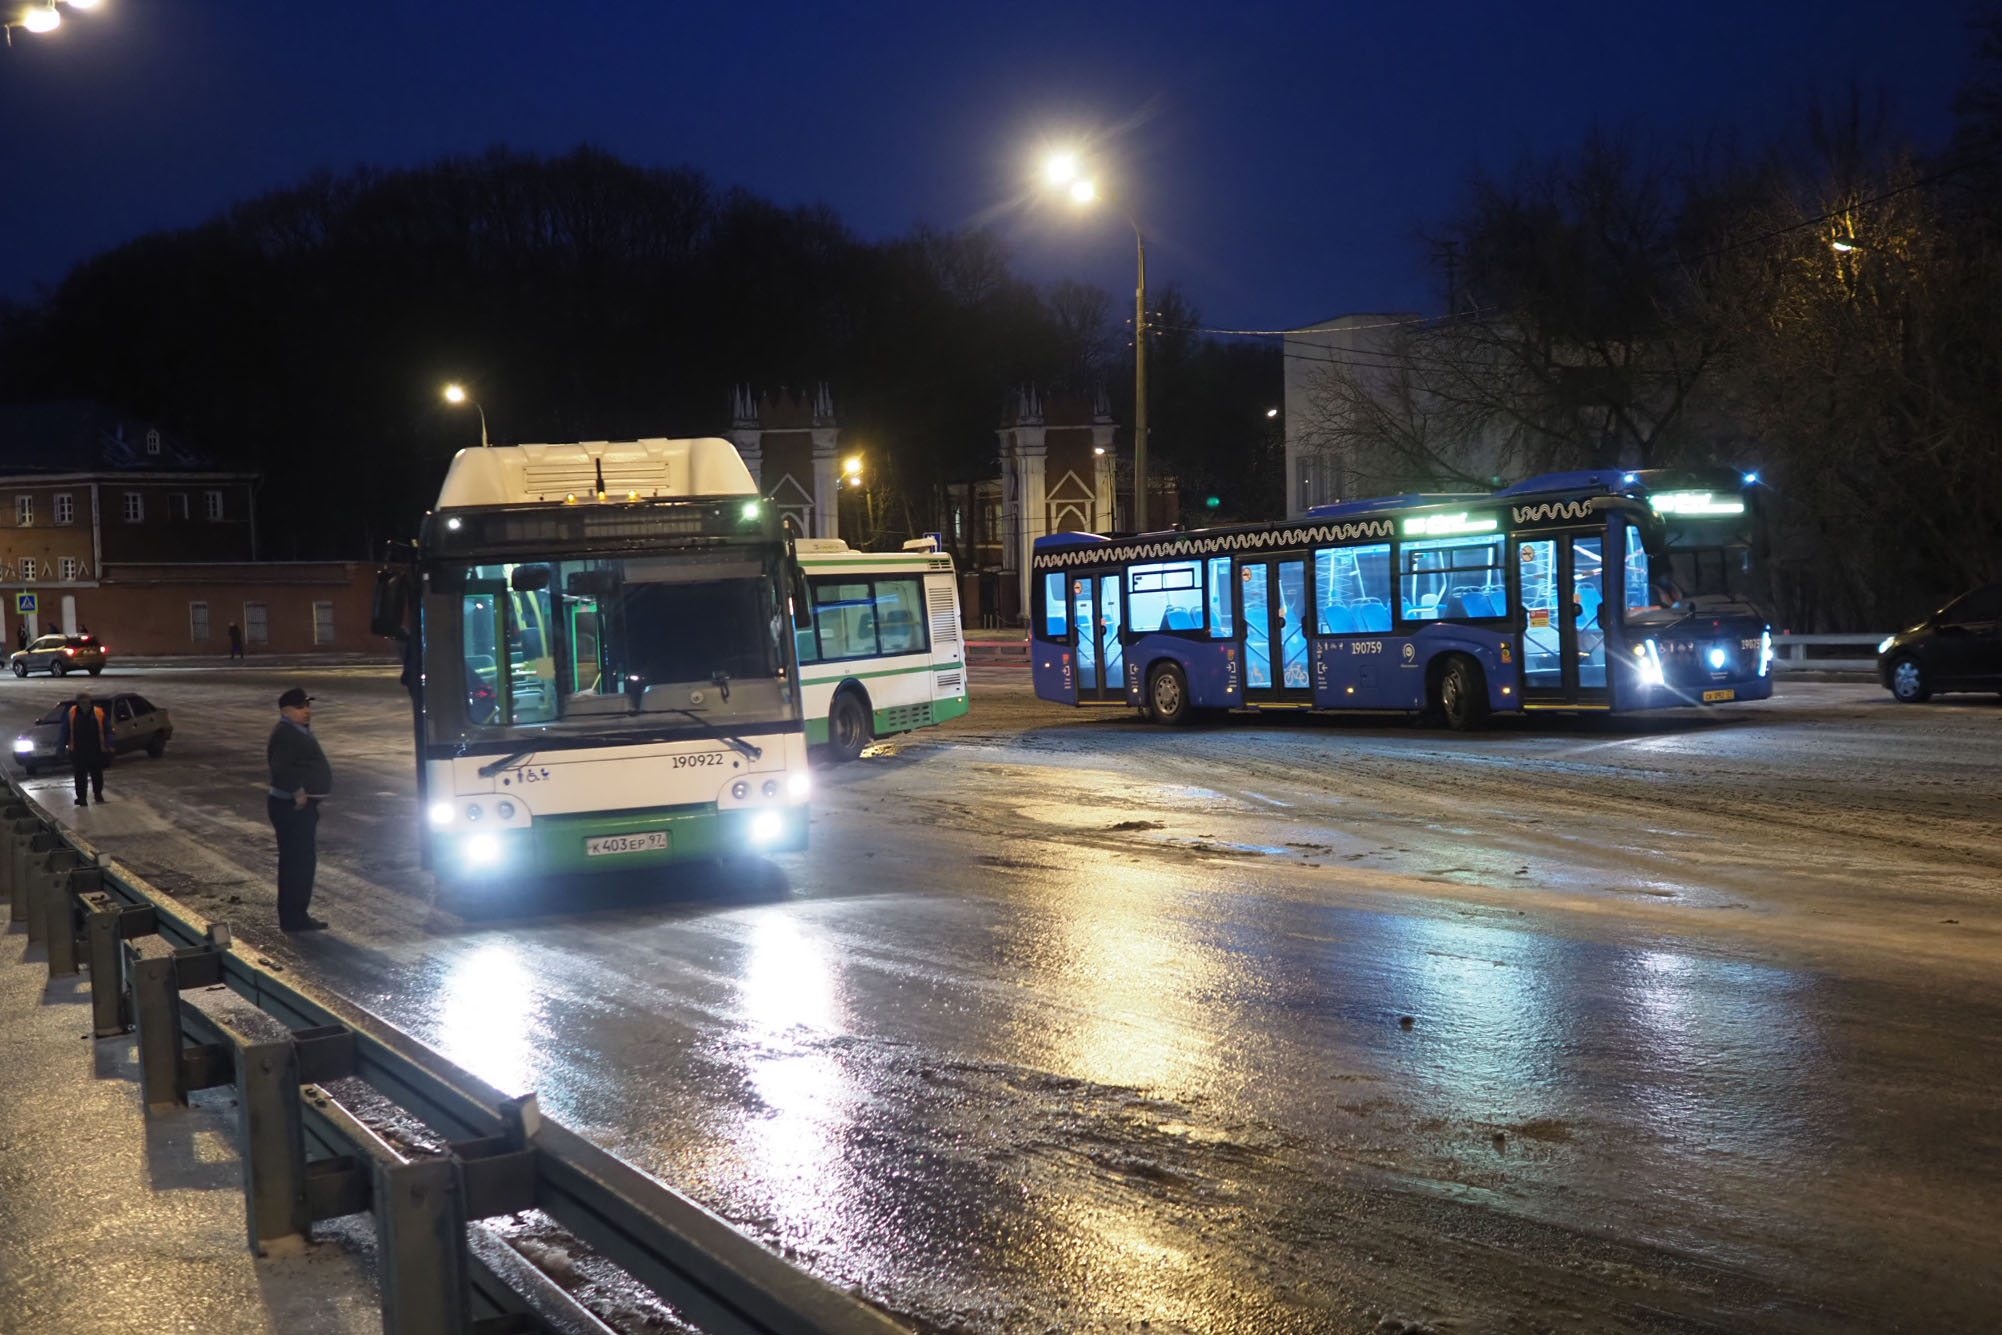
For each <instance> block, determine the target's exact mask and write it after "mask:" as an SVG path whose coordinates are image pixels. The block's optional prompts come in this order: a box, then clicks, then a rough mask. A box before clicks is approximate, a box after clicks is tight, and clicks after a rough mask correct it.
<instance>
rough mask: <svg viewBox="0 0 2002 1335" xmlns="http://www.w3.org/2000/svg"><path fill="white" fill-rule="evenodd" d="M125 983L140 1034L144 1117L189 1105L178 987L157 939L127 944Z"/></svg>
mask: <svg viewBox="0 0 2002 1335" xmlns="http://www.w3.org/2000/svg"><path fill="white" fill-rule="evenodd" d="M125 978H126V981H127V982H128V984H129V985H130V986H131V989H132V1000H131V1008H132V1018H133V1022H134V1024H135V1025H136V1026H137V1028H138V1030H139V1088H140V1092H141V1093H142V1095H143V1096H144V1097H145V1100H146V1110H147V1111H148V1112H165V1111H168V1110H170V1109H172V1108H174V1107H175V1106H177V1105H179V1104H183V1103H186V1102H187V1101H188V1092H187V1090H186V1089H185V1088H184V1087H183V1086H182V1084H181V987H180V982H179V980H178V979H177V978H176V977H175V969H174V955H173V952H172V951H171V950H170V949H168V947H167V946H166V943H164V942H160V941H156V940H146V941H141V942H132V943H128V944H127V945H126V947H125Z"/></svg>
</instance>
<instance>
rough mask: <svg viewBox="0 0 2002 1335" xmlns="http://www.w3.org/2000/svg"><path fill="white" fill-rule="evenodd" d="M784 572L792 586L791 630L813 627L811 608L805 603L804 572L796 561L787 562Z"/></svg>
mask: <svg viewBox="0 0 2002 1335" xmlns="http://www.w3.org/2000/svg"><path fill="white" fill-rule="evenodd" d="M786 570H787V582H788V583H790V584H791V585H792V591H791V592H792V628H793V629H794V630H807V629H809V628H811V627H812V625H813V608H812V607H811V606H809V605H808V603H807V601H806V571H805V570H804V569H803V568H802V567H801V566H800V563H799V562H797V561H791V562H788V563H787V566H786Z"/></svg>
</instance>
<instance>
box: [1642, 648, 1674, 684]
mask: <svg viewBox="0 0 2002 1335" xmlns="http://www.w3.org/2000/svg"><path fill="white" fill-rule="evenodd" d="M1636 652H1638V653H1639V654H1640V659H1641V682H1642V684H1643V685H1647V686H1665V685H1667V684H1668V678H1667V677H1666V676H1665V675H1663V673H1662V670H1661V650H1660V649H1659V648H1658V647H1656V645H1655V642H1654V641H1653V640H1645V641H1643V642H1642V643H1641V645H1640V647H1639V649H1638V650H1637V651H1636Z"/></svg>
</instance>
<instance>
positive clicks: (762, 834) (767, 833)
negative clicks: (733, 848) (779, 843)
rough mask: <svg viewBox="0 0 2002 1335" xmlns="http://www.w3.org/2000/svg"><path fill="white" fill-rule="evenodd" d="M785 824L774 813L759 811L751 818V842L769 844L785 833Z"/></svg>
mask: <svg viewBox="0 0 2002 1335" xmlns="http://www.w3.org/2000/svg"><path fill="white" fill-rule="evenodd" d="M785 828H786V823H785V821H784V819H782V818H781V817H780V816H779V813H778V812H776V811H760V812H759V813H758V814H757V815H756V816H754V817H752V818H751V842H752V843H754V844H769V843H772V842H774V841H775V840H776V839H777V838H778V837H779V836H780V835H782V834H784V833H785Z"/></svg>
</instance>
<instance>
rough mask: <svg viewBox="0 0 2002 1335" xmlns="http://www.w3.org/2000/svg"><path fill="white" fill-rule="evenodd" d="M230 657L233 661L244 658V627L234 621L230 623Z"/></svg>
mask: <svg viewBox="0 0 2002 1335" xmlns="http://www.w3.org/2000/svg"><path fill="white" fill-rule="evenodd" d="M229 656H230V657H231V658H232V659H237V658H241V657H243V627H241V626H239V625H237V624H236V623H235V622H234V621H232V622H230V623H229Z"/></svg>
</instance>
